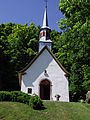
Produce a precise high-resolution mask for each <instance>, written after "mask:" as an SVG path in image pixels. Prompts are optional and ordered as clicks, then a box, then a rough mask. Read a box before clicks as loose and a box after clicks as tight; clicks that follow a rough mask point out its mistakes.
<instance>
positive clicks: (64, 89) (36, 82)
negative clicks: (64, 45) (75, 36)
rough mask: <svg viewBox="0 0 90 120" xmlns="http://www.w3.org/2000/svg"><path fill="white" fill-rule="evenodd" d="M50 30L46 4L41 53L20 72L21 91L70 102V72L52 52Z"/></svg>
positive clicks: (40, 43)
mask: <svg viewBox="0 0 90 120" xmlns="http://www.w3.org/2000/svg"><path fill="white" fill-rule="evenodd" d="M50 31H51V29H50V28H49V26H48V18H47V6H46V7H45V13H44V20H43V26H42V27H41V30H40V40H39V53H38V55H37V56H36V57H35V58H34V59H33V60H32V61H31V62H30V63H29V64H28V65H27V66H26V67H25V68H24V69H23V70H21V71H20V72H19V83H20V86H21V91H22V92H24V93H27V94H30V95H33V94H37V95H38V96H39V97H40V98H41V99H42V100H53V101H55V100H59V101H63V102H69V81H68V77H69V76H70V74H69V73H68V72H67V71H66V70H65V68H64V67H63V66H62V65H61V64H60V63H59V61H58V60H57V58H56V57H55V56H54V54H53V53H52V41H51V40H50Z"/></svg>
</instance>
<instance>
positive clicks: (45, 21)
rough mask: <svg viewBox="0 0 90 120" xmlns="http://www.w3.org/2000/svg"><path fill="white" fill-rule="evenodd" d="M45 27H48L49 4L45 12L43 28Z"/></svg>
mask: <svg viewBox="0 0 90 120" xmlns="http://www.w3.org/2000/svg"><path fill="white" fill-rule="evenodd" d="M45 27H48V18H47V6H45V13H44V19H43V26H42V28H45Z"/></svg>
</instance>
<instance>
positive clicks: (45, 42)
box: [39, 0, 52, 52]
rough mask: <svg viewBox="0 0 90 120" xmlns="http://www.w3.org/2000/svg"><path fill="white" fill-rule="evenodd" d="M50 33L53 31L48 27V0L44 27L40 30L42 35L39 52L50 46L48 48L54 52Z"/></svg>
mask: <svg viewBox="0 0 90 120" xmlns="http://www.w3.org/2000/svg"><path fill="white" fill-rule="evenodd" d="M50 32H51V29H50V28H49V26H48V17H47V0H46V5H45V12H44V19H43V25H42V27H41V29H40V35H39V36H40V40H39V52H40V51H41V50H42V48H44V47H45V46H48V48H49V49H50V50H52V41H51V40H50Z"/></svg>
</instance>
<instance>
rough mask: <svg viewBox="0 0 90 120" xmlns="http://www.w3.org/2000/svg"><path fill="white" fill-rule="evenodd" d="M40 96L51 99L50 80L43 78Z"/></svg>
mask: <svg viewBox="0 0 90 120" xmlns="http://www.w3.org/2000/svg"><path fill="white" fill-rule="evenodd" d="M40 98H41V99H42V100H50V82H49V81H48V80H43V81H41V83H40Z"/></svg>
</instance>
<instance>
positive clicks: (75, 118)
mask: <svg viewBox="0 0 90 120" xmlns="http://www.w3.org/2000/svg"><path fill="white" fill-rule="evenodd" d="M44 106H45V107H46V109H44V110H33V109H31V108H30V107H29V106H28V105H25V104H22V103H16V102H0V120H90V104H84V103H63V102H49V101H47V102H46V101H44Z"/></svg>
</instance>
